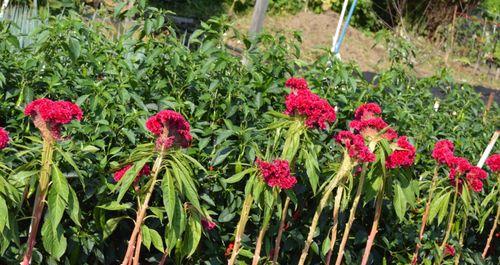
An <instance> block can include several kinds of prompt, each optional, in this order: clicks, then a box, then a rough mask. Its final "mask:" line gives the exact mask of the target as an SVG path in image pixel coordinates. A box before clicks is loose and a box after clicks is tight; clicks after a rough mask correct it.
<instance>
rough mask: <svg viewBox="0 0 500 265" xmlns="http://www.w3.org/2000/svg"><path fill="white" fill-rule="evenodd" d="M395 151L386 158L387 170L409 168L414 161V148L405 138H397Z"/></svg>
mask: <svg viewBox="0 0 500 265" xmlns="http://www.w3.org/2000/svg"><path fill="white" fill-rule="evenodd" d="M396 144H397V147H396V150H394V152H393V153H392V154H390V155H389V156H388V157H387V160H386V164H385V166H386V167H387V168H396V167H409V166H411V165H412V164H413V161H415V151H416V150H415V147H414V146H413V145H412V144H411V143H410V142H408V140H407V138H406V136H401V137H399V139H398V141H397V143H396Z"/></svg>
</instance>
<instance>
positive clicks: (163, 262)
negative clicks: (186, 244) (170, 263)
mask: <svg viewBox="0 0 500 265" xmlns="http://www.w3.org/2000/svg"><path fill="white" fill-rule="evenodd" d="M167 257H168V249H165V252H163V256H162V257H161V260H160V262H159V263H158V265H164V264H165V262H167Z"/></svg>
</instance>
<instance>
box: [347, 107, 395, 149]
mask: <svg viewBox="0 0 500 265" xmlns="http://www.w3.org/2000/svg"><path fill="white" fill-rule="evenodd" d="M380 113H382V109H381V108H380V106H379V105H377V104H376V103H366V104H363V105H361V106H359V107H358V108H357V109H356V111H355V113H354V120H352V121H351V122H350V123H349V127H350V128H352V129H354V130H355V132H359V133H360V134H361V135H362V136H363V137H365V138H368V139H370V140H375V141H378V140H380V138H378V137H377V135H378V134H379V133H380V131H382V130H385V131H384V133H383V134H382V135H381V137H382V138H385V139H387V140H389V141H390V140H393V139H396V138H397V137H398V134H397V133H396V131H395V130H394V129H392V128H389V125H388V124H387V123H386V122H385V121H384V120H383V119H382V118H380V117H379V116H378V115H379V114H380ZM374 137H377V138H376V139H375V138H374Z"/></svg>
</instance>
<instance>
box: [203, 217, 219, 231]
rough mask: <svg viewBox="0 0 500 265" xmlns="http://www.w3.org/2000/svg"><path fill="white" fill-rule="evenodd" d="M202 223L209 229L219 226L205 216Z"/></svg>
mask: <svg viewBox="0 0 500 265" xmlns="http://www.w3.org/2000/svg"><path fill="white" fill-rule="evenodd" d="M201 225H202V226H203V228H204V229H205V230H207V231H210V230H213V229H214V228H215V227H216V226H217V225H216V224H215V223H214V222H212V221H210V220H208V219H205V218H203V219H201Z"/></svg>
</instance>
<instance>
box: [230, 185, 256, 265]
mask: <svg viewBox="0 0 500 265" xmlns="http://www.w3.org/2000/svg"><path fill="white" fill-rule="evenodd" d="M252 202H253V197H252V195H251V194H247V195H246V197H245V201H244V202H243V208H242V209H241V216H240V221H239V222H238V225H237V226H236V234H235V239H234V247H233V252H232V253H231V258H230V259H229V261H228V265H234V263H235V262H236V257H237V256H238V251H239V250H240V246H241V238H242V237H243V233H244V232H245V226H246V224H247V221H248V215H249V214H250V208H251V206H252Z"/></svg>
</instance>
